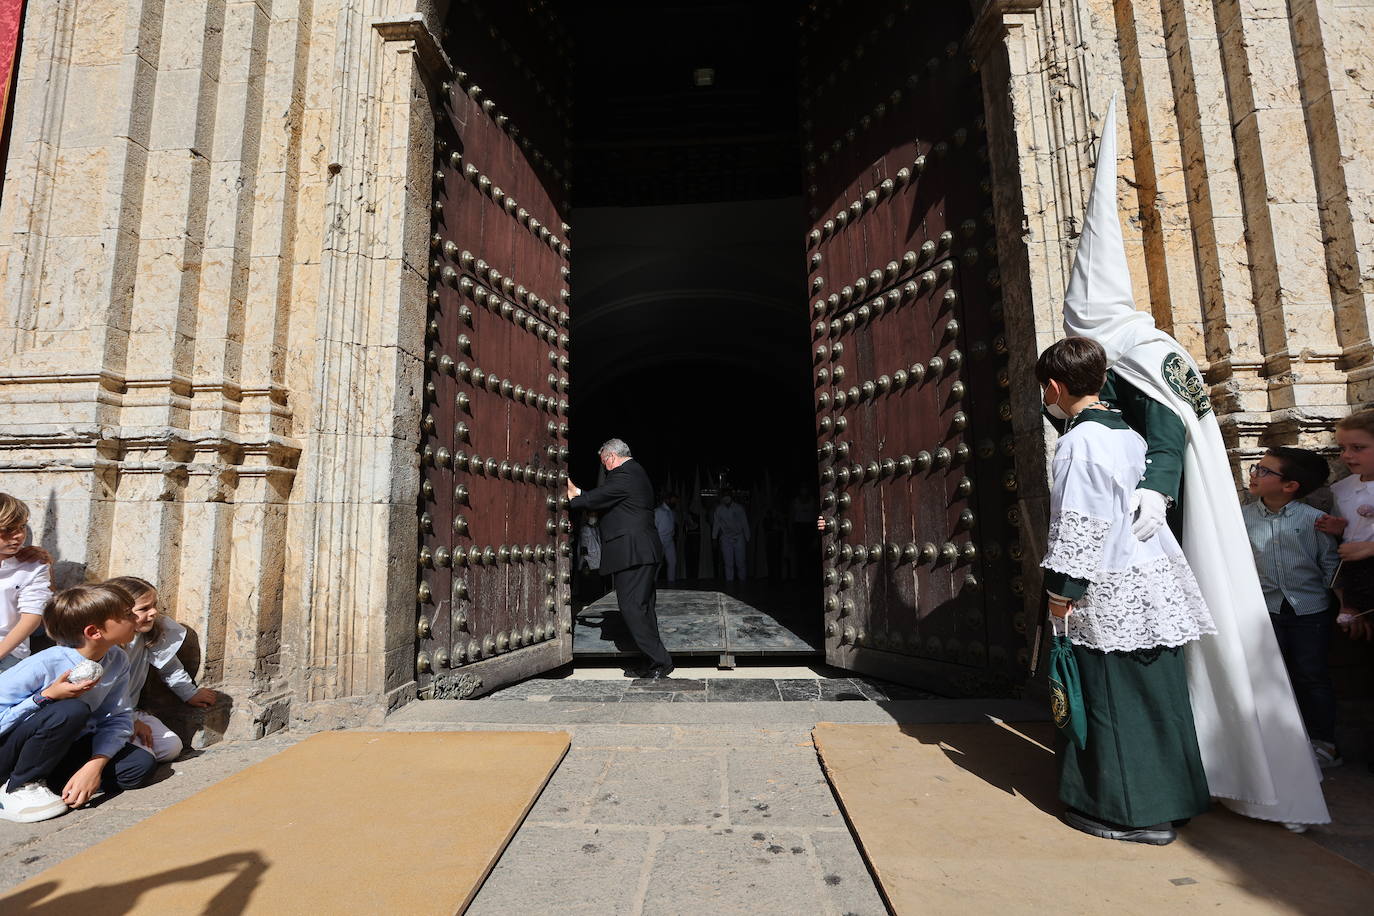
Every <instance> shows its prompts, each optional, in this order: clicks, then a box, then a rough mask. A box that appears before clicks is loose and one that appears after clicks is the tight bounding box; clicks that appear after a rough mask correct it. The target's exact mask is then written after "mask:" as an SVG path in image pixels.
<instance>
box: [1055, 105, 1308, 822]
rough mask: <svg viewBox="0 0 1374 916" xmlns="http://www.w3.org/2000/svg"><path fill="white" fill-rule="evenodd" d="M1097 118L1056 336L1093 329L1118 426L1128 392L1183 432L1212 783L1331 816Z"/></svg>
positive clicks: (1219, 470)
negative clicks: (1142, 288)
mask: <svg viewBox="0 0 1374 916" xmlns="http://www.w3.org/2000/svg"><path fill="white" fill-rule="evenodd" d="M1103 125H1104V126H1103V130H1102V142H1101V148H1100V150H1099V152H1098V159H1097V170H1096V174H1095V176H1094V179H1093V188H1092V191H1091V193H1090V194H1089V196H1088V213H1087V219H1086V221H1085V225H1084V228H1083V234H1082V237H1081V238H1080V240H1079V245H1078V252H1077V255H1076V256H1075V258H1074V265H1073V274H1072V277H1071V279H1070V281H1069V288H1068V290H1067V291H1066V292H1065V295H1064V332H1065V333H1066V334H1068V335H1071V336H1081V337H1090V338H1092V339H1093V340H1095V341H1097V342H1098V343H1099V344H1101V345H1102V347H1103V349H1104V350H1106V353H1107V362H1108V365H1109V366H1111V369H1112V374H1113V375H1114V379H1113V381H1115V382H1116V383H1117V387H1118V391H1117V395H1118V398H1119V399H1118V400H1114V406H1117V407H1119V408H1121V409H1122V411H1123V414H1124V415H1125V417H1126V419H1127V421H1128V422H1131V423H1132V425H1133V426H1134V425H1135V423H1136V422H1139V417H1140V416H1141V414H1140V413H1139V412H1137V413H1136V415H1135V416H1134V417H1133V412H1132V410H1131V409H1130V408H1129V407H1128V406H1127V405H1126V404H1124V403H1122V400H1125V399H1127V398H1131V397H1134V398H1136V399H1137V400H1139V401H1146V402H1151V403H1150V406H1151V407H1152V408H1153V407H1154V405H1156V404H1157V405H1162V406H1163V407H1164V408H1166V409H1167V411H1168V414H1172V415H1173V416H1174V417H1177V420H1178V421H1179V423H1181V424H1182V428H1183V429H1184V430H1186V440H1184V441H1182V444H1181V448H1175V449H1174V450H1173V454H1174V456H1175V457H1177V455H1178V454H1179V452H1181V454H1182V461H1181V485H1182V487H1183V488H1186V491H1187V492H1186V493H1184V492H1182V489H1181V488H1180V483H1179V479H1178V478H1179V476H1180V475H1179V473H1178V472H1175V473H1174V474H1173V475H1172V476H1173V477H1174V481H1173V484H1172V488H1173V489H1176V490H1177V493H1178V503H1179V504H1178V507H1177V508H1178V510H1179V513H1178V514H1179V516H1180V517H1181V538H1180V540H1181V542H1182V545H1183V550H1184V553H1185V554H1186V556H1187V557H1188V562H1189V565H1190V566H1191V567H1192V569H1193V573H1194V575H1195V576H1196V577H1197V581H1198V585H1199V587H1200V588H1201V590H1202V595H1203V599H1204V600H1205V601H1206V604H1207V607H1208V609H1209V610H1210V611H1211V613H1212V618H1213V620H1214V622H1215V624H1216V629H1217V632H1216V633H1215V634H1214V635H1210V636H1204V637H1203V638H1202V639H1200V640H1199V641H1197V642H1195V643H1191V644H1190V645H1189V646H1188V650H1187V662H1188V685H1189V695H1190V697H1191V699H1192V707H1193V718H1194V721H1195V723H1196V727H1197V737H1198V744H1199V746H1200V748H1201V751H1202V761H1203V765H1204V767H1205V768H1206V771H1207V785H1208V789H1209V791H1210V792H1211V793H1212V795H1213V796H1214V797H1216V798H1219V799H1221V800H1222V802H1223V803H1224V804H1225V805H1226V806H1227V807H1229V808H1231V809H1232V810H1234V811H1236V812H1237V813H1240V814H1244V815H1246V816H1249V817H1254V818H1260V819H1262V820H1270V821H1280V822H1283V823H1286V824H1291V825H1294V826H1295V827H1297V826H1298V825H1303V824H1324V823H1328V822H1329V821H1330V820H1331V816H1330V814H1329V813H1328V812H1327V809H1326V800H1325V798H1324V797H1323V796H1322V792H1321V786H1320V782H1321V774H1320V772H1319V770H1318V769H1317V764H1316V761H1315V759H1314V758H1313V755H1312V750H1311V747H1310V745H1309V744H1308V740H1307V734H1306V732H1305V731H1304V729H1303V724H1302V718H1301V717H1300V715H1299V713H1298V706H1297V702H1296V700H1295V699H1294V696H1293V688H1292V686H1291V684H1290V683H1289V680H1288V674H1287V672H1286V670H1285V669H1284V665H1283V658H1282V656H1281V655H1280V654H1279V648H1278V644H1277V642H1276V641H1275V639H1274V632H1273V628H1272V626H1271V625H1270V622H1269V619H1268V616H1269V615H1268V613H1267V611H1266V606H1265V603H1264V596H1263V593H1262V592H1261V590H1260V585H1259V577H1258V575H1257V574H1256V572H1255V562H1254V557H1253V556H1252V554H1251V552H1250V547H1249V538H1248V537H1247V534H1246V529H1245V523H1244V520H1243V519H1242V517H1241V512H1240V503H1239V501H1238V499H1237V497H1236V485H1235V481H1234V480H1233V479H1232V476H1231V466H1230V463H1229V461H1228V460H1227V456H1226V446H1225V444H1224V443H1223V441H1222V438H1221V430H1220V427H1218V425H1217V420H1216V415H1215V414H1214V413H1213V412H1212V406H1211V402H1210V399H1209V398H1208V394H1207V389H1206V386H1205V385H1204V384H1203V382H1202V378H1201V375H1200V373H1199V372H1198V369H1197V365H1196V363H1194V362H1193V359H1192V357H1191V356H1189V354H1188V353H1187V351H1185V350H1184V349H1183V347H1182V346H1181V345H1180V344H1179V343H1178V342H1177V341H1176V340H1174V339H1173V338H1172V337H1170V336H1169V335H1168V334H1166V333H1164V332H1163V331H1161V330H1159V329H1158V328H1156V327H1155V323H1154V319H1153V318H1152V317H1151V315H1150V313H1149V312H1148V311H1138V310H1137V309H1136V303H1135V297H1134V294H1133V292H1132V289H1131V278H1130V272H1129V269H1128V267H1127V265H1126V249H1125V245H1124V243H1123V240H1122V236H1121V223H1120V221H1119V218H1118V216H1117V198H1116V100H1115V99H1113V100H1112V103H1111V105H1110V106H1109V107H1108V109H1107V116H1106V119H1105V120H1104V122H1103ZM1121 383H1124V384H1121ZM1103 395H1104V399H1109V398H1108V393H1107V392H1106V391H1104V393H1103ZM1155 409H1156V410H1157V408H1155ZM1168 414H1164V416H1166V417H1167V416H1168ZM1170 422H1171V423H1172V420H1171V421H1170ZM1146 425H1148V424H1146ZM1173 426H1174V429H1175V430H1177V429H1178V426H1177V424H1173ZM1136 429H1137V432H1139V433H1141V435H1143V436H1144V437H1145V439H1146V441H1147V443H1149V446H1150V448H1151V451H1152V457H1151V458H1150V460H1151V461H1152V462H1156V461H1157V460H1158V461H1159V462H1164V461H1165V459H1164V457H1163V452H1162V451H1161V450H1159V449H1158V442H1159V441H1160V440H1161V439H1162V438H1168V433H1167V431H1165V432H1159V431H1156V432H1157V433H1158V434H1152V431H1151V430H1150V429H1148V428H1145V429H1141V428H1139V427H1136ZM1155 456H1159V457H1158V458H1156V457H1155ZM1164 476H1169V475H1164ZM1150 478H1151V474H1150V473H1149V472H1147V477H1146V480H1145V481H1142V484H1141V489H1139V490H1138V491H1137V496H1136V500H1135V507H1136V508H1137V510H1138V521H1137V523H1136V533H1137V535H1138V536H1141V537H1148V536H1149V534H1150V533H1152V532H1153V531H1154V530H1155V529H1157V528H1158V526H1159V525H1160V524H1162V523H1163V521H1164V508H1165V506H1166V505H1167V503H1168V499H1167V496H1168V495H1170V494H1169V490H1170V489H1171V487H1170V486H1169V485H1168V484H1161V483H1159V482H1158V481H1155V482H1153V483H1152V482H1151V479H1150Z"/></svg>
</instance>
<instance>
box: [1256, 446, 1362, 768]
mask: <svg viewBox="0 0 1374 916" xmlns="http://www.w3.org/2000/svg"><path fill="white" fill-rule="evenodd" d="M1329 473H1330V468H1329V467H1328V466H1327V463H1326V460H1325V459H1324V458H1322V457H1321V456H1320V455H1318V454H1316V453H1315V452H1309V451H1307V450H1306V449H1301V448H1289V447H1287V446H1284V447H1280V448H1271V449H1269V451H1268V452H1266V453H1265V455H1264V457H1263V458H1261V459H1260V460H1259V461H1257V462H1255V464H1253V465H1251V466H1250V487H1249V489H1250V493H1251V494H1252V495H1254V496H1255V497H1256V499H1255V500H1254V501H1253V502H1251V503H1248V504H1246V505H1245V506H1244V507H1243V509H1242V514H1243V515H1244V516H1245V527H1246V530H1247V531H1248V532H1249V535H1250V548H1251V550H1253V551H1254V552H1255V567H1256V569H1257V570H1258V571H1259V579H1260V587H1261V588H1262V589H1263V590H1264V602H1265V604H1266V605H1267V606H1268V608H1269V619H1270V621H1271V622H1272V623H1273V624H1274V636H1275V637H1277V638H1278V641H1279V651H1280V652H1282V653H1283V663H1284V665H1285V667H1287V668H1288V679H1289V680H1290V681H1292V682H1293V692H1294V693H1295V694H1296V695H1297V698H1298V709H1299V710H1300V711H1301V712H1302V721H1303V724H1304V725H1305V726H1307V736H1308V739H1309V740H1310V741H1311V742H1312V751H1313V753H1315V754H1316V755H1317V763H1318V764H1319V765H1320V766H1322V767H1333V766H1339V765H1340V763H1341V757H1340V753H1339V752H1338V751H1337V750H1336V692H1335V689H1334V688H1333V687H1332V684H1331V672H1330V671H1329V670H1328V669H1327V665H1326V659H1327V654H1328V652H1329V651H1330V649H1331V629H1332V625H1333V623H1334V613H1335V612H1334V609H1333V608H1332V606H1331V592H1330V591H1329V590H1328V588H1327V586H1328V585H1329V583H1330V582H1331V577H1332V576H1334V575H1335V573H1336V567H1337V566H1338V565H1339V564H1340V555H1339V554H1338V553H1337V549H1338V544H1337V542H1336V539H1335V538H1334V537H1332V536H1331V535H1329V534H1323V533H1322V532H1320V531H1318V530H1317V529H1316V522H1317V520H1318V519H1320V518H1321V517H1322V515H1323V513H1322V512H1321V511H1320V510H1319V509H1315V508H1313V507H1312V506H1309V505H1307V504H1306V503H1303V502H1299V500H1301V499H1302V498H1303V497H1304V496H1306V495H1308V494H1309V493H1311V492H1312V491H1313V490H1315V489H1317V488H1318V487H1320V486H1321V485H1322V484H1324V483H1326V478H1327V476H1328V474H1329Z"/></svg>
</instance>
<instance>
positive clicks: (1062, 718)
mask: <svg viewBox="0 0 1374 916" xmlns="http://www.w3.org/2000/svg"><path fill="white" fill-rule="evenodd" d="M1049 678H1050V715H1052V716H1053V717H1054V724H1055V726H1056V727H1058V728H1060V729H1061V730H1063V732H1064V736H1065V737H1066V738H1068V739H1069V740H1070V741H1072V742H1073V743H1074V744H1076V745H1078V749H1079V750H1080V751H1081V750H1083V749H1084V748H1085V747H1087V746H1088V714H1087V712H1086V711H1085V710H1084V709H1083V686H1082V683H1081V682H1080V680H1079V677H1078V660H1077V659H1075V658H1074V657H1073V643H1072V642H1070V641H1069V637H1067V636H1053V637H1051V642H1050V670H1049Z"/></svg>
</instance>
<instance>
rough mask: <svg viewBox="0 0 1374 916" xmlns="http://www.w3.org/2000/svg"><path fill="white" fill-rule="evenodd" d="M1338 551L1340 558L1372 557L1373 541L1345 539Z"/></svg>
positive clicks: (1373, 555)
mask: <svg viewBox="0 0 1374 916" xmlns="http://www.w3.org/2000/svg"><path fill="white" fill-rule="evenodd" d="M1338 552H1339V553H1340V555H1341V559H1342V560H1368V559H1369V558H1370V557H1374V541H1346V542H1345V543H1344V544H1342V545H1341V546H1340V547H1339V548H1338Z"/></svg>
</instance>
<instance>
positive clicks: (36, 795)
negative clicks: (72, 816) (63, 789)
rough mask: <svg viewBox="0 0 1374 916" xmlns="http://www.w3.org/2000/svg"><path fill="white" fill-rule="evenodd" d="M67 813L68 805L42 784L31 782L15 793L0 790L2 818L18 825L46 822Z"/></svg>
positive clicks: (0, 812) (0, 814) (0, 813)
mask: <svg viewBox="0 0 1374 916" xmlns="http://www.w3.org/2000/svg"><path fill="white" fill-rule="evenodd" d="M66 813H67V803H66V802H64V801H63V800H62V799H61V798H59V797H58V796H56V795H54V794H53V793H52V792H51V791H50V790H49V789H48V787H47V786H45V785H43V784H42V783H41V782H31V783H28V784H27V785H23V786H20V787H19V788H17V789H15V790H14V791H13V792H6V791H4V790H3V789H0V817H3V818H4V819H5V820H7V821H14V822H15V823H18V824H32V823H35V822H37V821H46V820H47V819H48V818H52V817H57V816H58V815H59V814H66Z"/></svg>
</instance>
